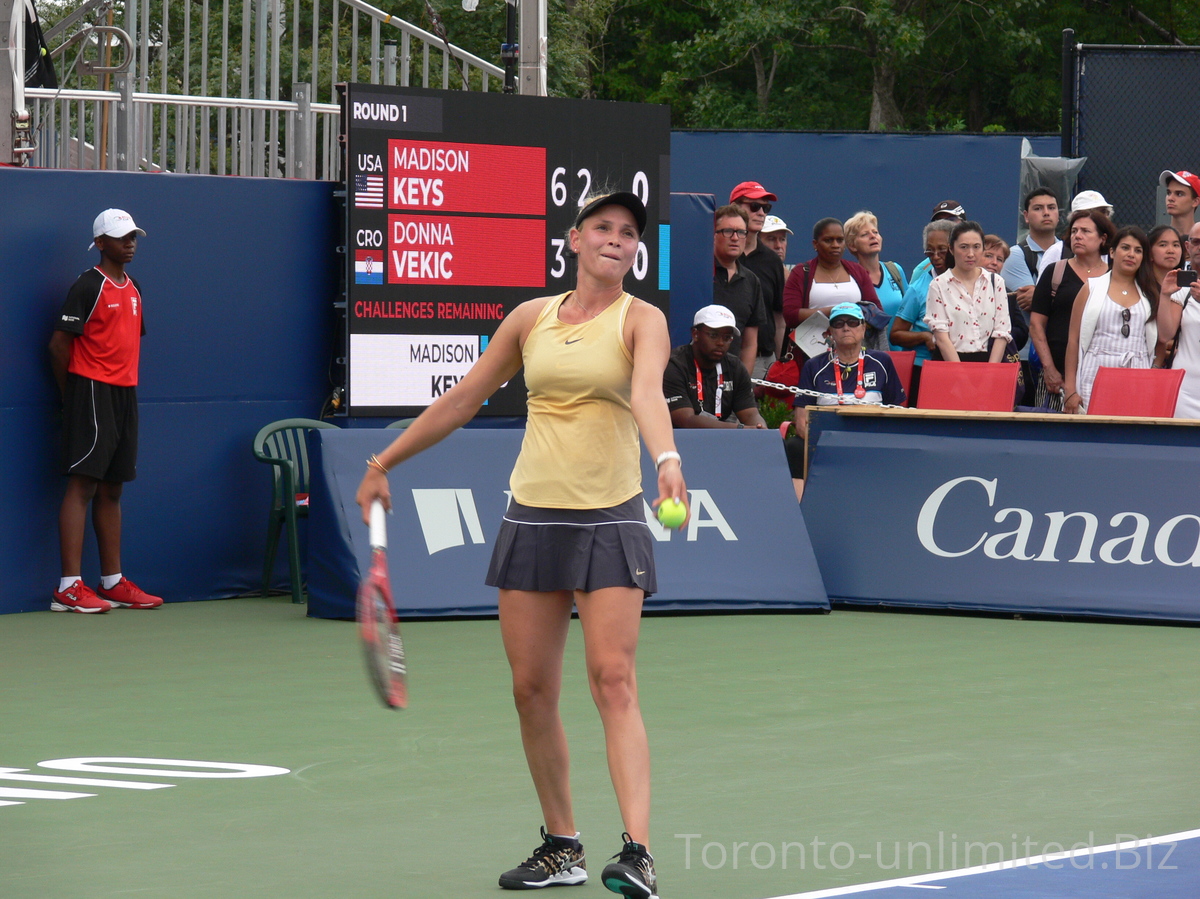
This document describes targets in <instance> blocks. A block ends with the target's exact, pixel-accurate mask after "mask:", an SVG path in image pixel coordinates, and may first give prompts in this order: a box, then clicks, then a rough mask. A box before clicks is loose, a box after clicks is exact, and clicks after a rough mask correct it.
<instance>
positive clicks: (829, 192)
mask: <svg viewBox="0 0 1200 899" xmlns="http://www.w3.org/2000/svg"><path fill="white" fill-rule="evenodd" d="M1030 143H1031V144H1032V146H1033V152H1034V153H1036V154H1037V155H1039V156H1057V155H1058V153H1059V149H1060V141H1059V139H1058V137H1057V136H1055V137H1034V138H1031V139H1030ZM1020 156H1021V138H1020V137H1018V136H1012V135H1001V134H994V135H992V134H989V135H981V134H828V133H826V134H818V133H789V132H782V131H746V132H733V131H675V132H672V134H671V189H672V190H674V191H685V192H693V193H701V194H705V193H707V194H713V195H714V196H715V197H716V201H717V205H721V204H723V203H725V202H727V201H728V199H729V192H730V190H732V189H733V187H734V185H736V184H738V183H739V182H741V181H759V182H762V184H763V186H764V187H766V188H767V190H769V191H771V192H772V193H774V194H776V195H778V197H779V202H778V203H777V204H776V205H775V208H774V209H773V210H772V212H773V214H777V215H779V217H780V218H782V219H783V220H784V221H786V222H787V223H788V227H790V228H791V229H792V230H793V231H795V232H796V236H795V237H792V238H791V239H790V240H789V241H788V259H787V261H788V262H789V263H793V264H794V263H801V262H806V261H807V260H809V259H811V258H812V256H813V252H812V226H813V225H814V224H815V223H816V222H817V221H818V220H819V219H822V218H825V217H826V216H833V217H834V218H838V219H842V220H843V221H845V220H846V219H847V218H849V217H850V216H851V215H853V214H854V213H856V212H858V211H859V210H860V209H870V210H871V211H872V212H874V213H875V214H876V215H877V216H878V217H879V223H880V224H879V229H880V231H881V232H882V234H883V241H884V243H883V258H884V259H890V260H893V261H895V262H897V263H899V264H900V265H902V266H904V269H905V272H906V273H908V272H910V271H911V270H912V267H913V266H914V265H916V264H917V263H918V262H920V261H921V260H922V259H923V258H924V257H923V256H922V252H923V251H924V249H925V248H924V246H922V244H921V229H922V228H924V227H925V225H926V224H927V223H928V222H929V214H930V212H931V211H932V209H933V207H934V206H935V205H937V204H938V203H940V202H941V201H942V200H958V201H959V202H960V203H962V204H963V206H964V207H965V208H966V210H967V214H968V215H969V216H970V217H971V218H973V219H975V220H976V221H978V222H980V223H981V224H982V225H983V226H984V228H986V229H987V230H988V231H994V232H996V233H997V234H999V235H1000V236H1001V237H1003V238H1004V239H1005V240H1007V241H1009V242H1011V241H1012V240H1013V238H1014V237H1016V231H1017V211H1018V209H1019V208H1020V205H1021V204H1020V199H1019V197H1018V193H1019V190H1020V173H1021V159H1020ZM673 221H674V209H672V222H673Z"/></svg>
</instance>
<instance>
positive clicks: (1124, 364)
mask: <svg viewBox="0 0 1200 899" xmlns="http://www.w3.org/2000/svg"><path fill="white" fill-rule="evenodd" d="M1113 247H1114V249H1113V251H1112V254H1111V257H1110V258H1111V260H1112V269H1111V270H1110V271H1109V272H1106V273H1105V274H1103V275H1101V276H1100V277H1098V278H1089V279H1088V282H1087V283H1086V284H1085V285H1084V286H1083V287H1082V288H1081V289H1080V291H1079V295H1078V296H1077V297H1076V299H1075V305H1074V307H1073V308H1072V310H1071V332H1070V336H1069V337H1068V339H1067V355H1066V369H1067V370H1066V374H1065V377H1064V378H1063V391H1064V395H1065V397H1066V400H1065V402H1064V404H1063V411H1064V412H1068V413H1075V412H1084V413H1086V412H1087V405H1088V400H1089V399H1090V398H1091V394H1092V384H1093V382H1094V381H1095V380H1096V372H1097V371H1098V370H1099V369H1100V367H1101V366H1104V367H1106V368H1149V367H1150V365H1151V362H1152V361H1153V359H1154V346H1155V342H1156V340H1157V337H1158V329H1157V326H1156V324H1155V312H1156V307H1157V305H1158V302H1157V301H1158V295H1157V294H1156V293H1155V290H1154V283H1153V274H1152V272H1151V269H1152V265H1151V262H1150V246H1149V242H1148V241H1147V240H1146V235H1145V232H1143V231H1142V229H1141V228H1138V227H1128V228H1122V229H1121V230H1120V231H1118V232H1117V233H1116V236H1115V237H1114V239H1113Z"/></svg>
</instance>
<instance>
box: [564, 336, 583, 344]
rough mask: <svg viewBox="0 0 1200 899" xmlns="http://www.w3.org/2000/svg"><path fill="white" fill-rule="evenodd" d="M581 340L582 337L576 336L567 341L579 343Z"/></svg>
mask: <svg viewBox="0 0 1200 899" xmlns="http://www.w3.org/2000/svg"><path fill="white" fill-rule="evenodd" d="M581 340H583V338H582V337H576V338H575V339H574V340H568V341H567V343H568V344H572V343H579V341H581Z"/></svg>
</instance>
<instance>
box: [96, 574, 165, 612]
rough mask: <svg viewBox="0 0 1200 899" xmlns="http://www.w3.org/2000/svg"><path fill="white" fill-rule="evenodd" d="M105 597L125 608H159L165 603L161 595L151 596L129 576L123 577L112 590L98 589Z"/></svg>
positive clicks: (115, 604) (98, 592)
mask: <svg viewBox="0 0 1200 899" xmlns="http://www.w3.org/2000/svg"><path fill="white" fill-rule="evenodd" d="M96 593H97V594H99V595H100V596H101V597H102V598H103V599H107V600H108V601H109V602H110V603H112V604H113V605H114V606H120V607H121V608H123V609H157V608H158V607H159V606H161V605H162V604H163V601H162V597H161V596H151V595H150V594H149V593H147V592H146V591H145V590H143V589H142V588H141V587H139V586H138V585H137V584H135V583H134V582H133V581H131V580H130V579H129V578H127V577H123V578H121V579H120V580H119V581H117V582H116V584H114V585H113V587H112V589H111V590H105V589H104V588H103V587H100V588H98V589H97V590H96Z"/></svg>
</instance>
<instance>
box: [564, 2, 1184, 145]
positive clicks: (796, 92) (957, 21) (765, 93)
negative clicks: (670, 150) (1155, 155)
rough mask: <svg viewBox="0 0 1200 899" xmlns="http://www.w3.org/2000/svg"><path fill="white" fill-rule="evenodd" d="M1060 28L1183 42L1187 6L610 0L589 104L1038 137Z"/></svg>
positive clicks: (1049, 119) (1081, 35)
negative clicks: (638, 103) (615, 1)
mask: <svg viewBox="0 0 1200 899" xmlns="http://www.w3.org/2000/svg"><path fill="white" fill-rule="evenodd" d="M1068 27H1070V28H1074V29H1075V30H1076V32H1077V40H1080V41H1084V42H1087V43H1122V44H1164V43H1170V42H1173V41H1174V40H1176V39H1180V40H1182V41H1183V42H1185V43H1195V42H1198V41H1200V9H1198V8H1197V7H1195V6H1192V5H1187V6H1184V5H1180V4H1176V3H1174V2H1173V0H1145V2H1142V3H1140V4H1138V5H1137V6H1136V7H1134V6H1130V5H1128V4H1125V3H1118V2H1115V0H1113V2H1105V0H1007V2H1005V3H995V2H982V0H839V2H831V0H772V2H770V3H761V4H759V3H747V2H744V0H693V2H691V3H662V2H655V0H624V2H623V3H621V4H620V8H619V9H618V10H616V11H615V13H614V15H612V16H611V17H610V19H609V27H608V30H607V31H606V32H605V33H604V34H603V35H602V39H601V40H600V41H599V42H597V41H596V40H595V37H594V36H593V37H592V38H591V40H592V43H591V45H590V46H591V48H592V52H593V54H594V61H595V63H596V65H595V67H594V69H593V71H592V73H591V87H592V91H593V93H592V95H594V96H598V97H606V98H609V99H621V100H642V101H651V102H663V103H668V104H669V105H670V106H671V108H672V113H673V119H674V124H675V125H676V126H677V127H693V128H767V129H770V128H816V129H822V128H827V129H849V130H859V129H868V128H870V129H872V130H901V129H903V130H971V131H982V130H984V129H985V128H987V129H989V130H1011V131H1052V130H1057V128H1058V116H1059V92H1060V87H1059V85H1060V81H1061V45H1062V31H1063V29H1064V28H1068ZM555 47H556V45H555V44H554V43H553V37H552V52H553V51H554V49H555Z"/></svg>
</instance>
